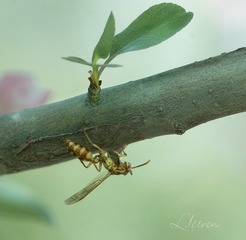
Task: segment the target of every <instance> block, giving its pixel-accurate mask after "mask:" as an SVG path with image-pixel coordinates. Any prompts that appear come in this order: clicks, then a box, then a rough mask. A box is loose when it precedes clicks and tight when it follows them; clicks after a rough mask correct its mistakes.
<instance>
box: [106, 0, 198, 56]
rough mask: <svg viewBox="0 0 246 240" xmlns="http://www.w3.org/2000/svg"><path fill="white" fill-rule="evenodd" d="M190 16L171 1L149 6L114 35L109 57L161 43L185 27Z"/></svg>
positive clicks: (191, 15)
mask: <svg viewBox="0 0 246 240" xmlns="http://www.w3.org/2000/svg"><path fill="white" fill-rule="evenodd" d="M192 17H193V13H191V12H188V13H186V11H185V10H184V9H183V8H182V7H180V6H178V5H176V4H172V3H161V4H158V5H154V6H152V7H150V8H149V9H147V10H146V11H145V12H143V13H142V14H141V15H140V16H139V17H138V18H137V19H136V20H134V21H133V22H132V23H131V24H130V25H129V26H128V27H127V28H126V29H125V30H124V31H122V32H121V33H119V34H117V35H116V36H115V39H114V42H113V47H112V50H111V53H110V57H109V59H110V60H112V59H113V58H114V57H115V56H117V55H119V54H121V53H125V52H130V51H135V50H140V49H145V48H148V47H152V46H154V45H157V44H159V43H161V42H162V41H164V40H166V39H168V38H169V37H171V36H172V35H174V34H175V33H177V32H178V31H179V30H181V29H182V28H183V27H185V26H186V25H187V24H188V23H189V22H190V21H191V19H192Z"/></svg>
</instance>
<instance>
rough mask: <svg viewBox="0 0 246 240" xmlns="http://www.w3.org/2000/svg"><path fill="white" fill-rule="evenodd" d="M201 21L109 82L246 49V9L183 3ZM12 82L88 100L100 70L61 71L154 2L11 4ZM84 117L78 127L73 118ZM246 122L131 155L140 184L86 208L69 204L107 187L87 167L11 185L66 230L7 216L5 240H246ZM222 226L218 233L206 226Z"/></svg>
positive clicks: (113, 73)
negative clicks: (19, 78) (110, 26)
mask: <svg viewBox="0 0 246 240" xmlns="http://www.w3.org/2000/svg"><path fill="white" fill-rule="evenodd" d="M173 2H174V3H176V4H179V5H181V6H182V7H184V8H185V9H186V10H187V11H192V12H193V13H194V18H193V20H192V22H191V23H190V24H189V25H188V26H187V27H186V28H185V29H183V30H182V31H181V32H179V33H178V34H176V35H175V36H174V37H172V38H170V39H169V40H167V41H166V42H164V43H162V44H160V45H158V46H156V47H153V48H150V49H147V50H144V51H139V52H132V53H128V54H123V55H122V56H120V57H118V58H116V59H115V60H114V62H113V63H118V64H122V65H123V67H122V68H117V69H108V70H107V71H105V72H104V74H103V75H102V79H103V80H104V82H103V87H108V86H113V85H117V84H121V83H124V82H128V81H130V80H135V79H139V78H142V77H146V76H150V75H153V74H156V73H159V72H163V71H165V70H169V69H172V68H176V67H179V66H182V65H185V64H188V63H192V62H194V61H199V60H202V59H206V58H208V57H212V56H216V55H219V54H221V53H223V52H228V51H232V50H235V49H237V48H239V47H243V46H245V39H246V29H245V25H246V16H245V10H246V3H245V1H244V0H241V1H240V0H231V1H229V0H227V1H226V0H203V1H197V0H179V1H173ZM0 3H1V8H0V33H1V46H0V62H1V64H0V74H1V75H2V74H4V73H7V72H22V71H24V72H28V73H31V74H32V75H33V76H34V78H36V79H37V80H38V83H39V85H40V86H41V87H42V88H44V89H47V90H49V89H50V90H51V91H52V96H51V98H50V102H55V101H59V100H62V99H65V98H69V97H72V96H75V95H79V94H81V93H85V92H86V91H87V87H88V82H87V81H86V79H87V77H88V70H89V69H88V68H86V67H84V66H80V65H78V64H73V63H69V62H67V61H64V60H62V59H61V57H64V56H79V57H82V58H84V59H87V60H89V59H90V58H91V55H92V51H93V48H94V46H95V44H96V43H97V41H98V39H99V37H100V35H101V33H102V30H103V28H104V24H105V22H106V20H107V17H108V15H109V12H110V11H111V10H112V11H113V12H114V15H115V18H116V32H117V33H118V32H120V31H121V30H123V29H124V28H125V27H126V26H127V25H128V24H129V23H130V22H131V21H132V20H134V19H135V18H136V17H137V16H138V15H139V14H140V13H142V12H143V11H144V10H146V9H147V8H149V7H150V6H152V5H154V4H156V3H160V1H154V0H148V1H147V0H145V1H144V0H141V1H131V0H124V1H114V0H105V1H100V0H83V1H82V0H73V1H69V0H59V1H58V0H53V1H49V0H41V1H38V0H34V1H33V0H22V1H16V0H0ZM71 117H72V116H71ZM245 122H246V115H245V114H238V115H233V116H230V117H227V118H223V119H218V120H215V121H212V122H208V123H206V124H203V125H201V126H198V127H196V128H194V129H191V130H189V131H188V132H187V133H185V134H184V135H183V136H174V135H172V136H163V137H158V138H155V139H150V140H146V141H142V142H139V143H135V144H132V145H130V146H128V148H127V149H126V152H127V154H128V157H127V159H126V160H127V161H130V162H132V163H133V165H137V164H140V163H142V162H143V161H145V160H148V159H151V162H150V164H148V165H147V166H145V167H143V168H140V169H135V170H134V175H133V176H125V177H123V176H121V177H116V176H112V177H111V178H109V179H108V180H106V181H105V183H103V184H102V185H101V186H100V187H98V188H97V189H96V190H95V191H94V192H93V193H91V194H90V195H89V196H88V197H86V198H85V199H84V200H83V201H82V202H80V203H78V204H75V205H73V206H66V205H65V204H64V200H65V199H66V198H67V197H69V196H70V195H72V194H73V193H75V192H76V191H78V190H80V189H82V188H83V187H84V186H85V185H86V184H87V183H88V182H90V181H91V179H93V178H94V177H95V176H97V174H98V173H97V172H96V170H95V169H94V168H93V167H92V168H90V169H84V168H83V166H82V165H81V163H80V162H79V161H78V160H74V161H69V162H67V163H63V164H58V165H55V166H51V167H47V168H42V169H37V170H32V171H27V172H23V173H18V174H13V175H8V176H3V177H1V179H0V180H6V181H7V180H11V181H17V182H19V183H22V184H25V185H26V186H27V187H28V188H29V189H31V191H32V192H33V194H35V196H36V197H38V198H39V199H40V200H41V201H42V202H43V203H44V204H45V205H46V206H47V207H48V208H49V209H50V211H51V212H52V213H53V215H54V218H55V219H56V224H55V225H54V226H49V225H47V224H45V223H42V222H39V221H33V220H27V219H22V218H6V217H3V216H0V239H1V240H5V239H25V240H28V239H36V240H38V239H47V240H49V239H50V240H51V239H52V240H53V239H59V240H66V239H69V240H75V239H101V240H103V239H117V240H121V239H141V240H145V239H183V240H184V239H200V240H203V239H224V240H225V239H230V240H231V239H245V237H246V230H245V221H246V207H245V199H246V174H245V172H246V162H245V156H246V147H245V135H246V124H245ZM207 222H210V225H203V227H202V225H201V224H202V223H207ZM175 224H176V225H175Z"/></svg>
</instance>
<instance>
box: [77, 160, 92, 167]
mask: <svg viewBox="0 0 246 240" xmlns="http://www.w3.org/2000/svg"><path fill="white" fill-rule="evenodd" d="M79 160H80V162H81V163H82V164H83V166H84V167H85V168H89V167H90V166H91V164H92V162H89V163H88V164H87V165H86V164H85V163H84V161H83V160H82V159H79Z"/></svg>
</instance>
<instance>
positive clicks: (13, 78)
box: [0, 73, 50, 114]
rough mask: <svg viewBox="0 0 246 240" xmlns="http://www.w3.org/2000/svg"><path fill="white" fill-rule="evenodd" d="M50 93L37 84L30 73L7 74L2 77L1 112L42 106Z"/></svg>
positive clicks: (0, 86)
mask: <svg viewBox="0 0 246 240" xmlns="http://www.w3.org/2000/svg"><path fill="white" fill-rule="evenodd" d="M49 94H50V92H48V91H43V90H41V89H40V88H39V87H38V86H36V84H35V80H34V79H33V78H31V76H29V75H28V74H23V73H21V74H14V73H10V74H6V75H4V76H3V77H2V78H0V114H6V113H10V112H16V111H19V110H22V109H24V108H31V107H36V106H40V105H42V104H44V103H45V102H46V101H47V99H48V96H49Z"/></svg>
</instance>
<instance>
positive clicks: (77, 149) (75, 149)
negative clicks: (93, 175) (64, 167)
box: [65, 140, 94, 162]
mask: <svg viewBox="0 0 246 240" xmlns="http://www.w3.org/2000/svg"><path fill="white" fill-rule="evenodd" d="M65 144H66V147H67V150H68V151H69V152H71V153H72V154H73V155H74V156H76V157H78V159H80V160H85V161H90V162H93V161H94V158H93V155H92V153H91V151H90V150H88V149H87V148H85V147H83V146H81V145H79V144H76V143H75V142H73V141H71V140H66V142H65Z"/></svg>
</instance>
